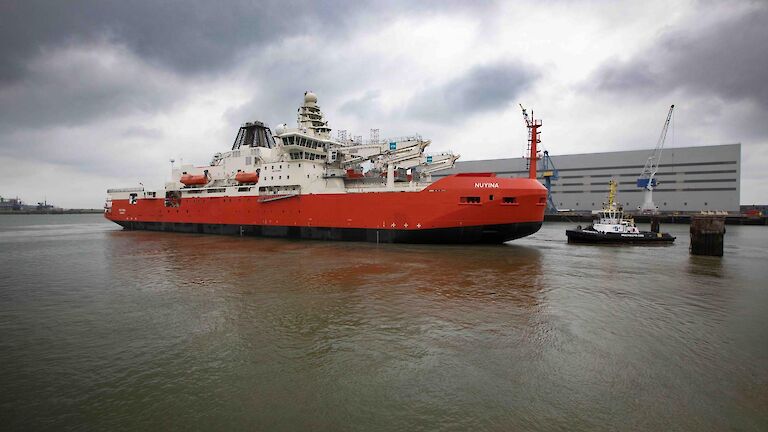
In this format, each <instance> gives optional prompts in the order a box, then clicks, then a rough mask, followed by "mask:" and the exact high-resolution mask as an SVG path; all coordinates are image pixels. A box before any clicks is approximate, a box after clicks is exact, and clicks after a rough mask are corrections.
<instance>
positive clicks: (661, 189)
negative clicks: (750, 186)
mask: <svg viewBox="0 0 768 432" xmlns="http://www.w3.org/2000/svg"><path fill="white" fill-rule="evenodd" d="M652 152H653V149H647V150H632V151H616V152H604V153H584V154H572V155H553V154H550V157H551V158H552V162H554V165H555V167H556V168H557V170H558V171H559V175H560V178H559V179H558V180H556V181H553V182H552V196H553V199H554V202H555V205H556V206H557V207H558V208H559V209H571V210H576V211H585V210H593V209H597V208H599V207H600V206H601V205H602V203H603V202H604V201H605V199H606V194H607V193H608V180H610V179H611V178H614V179H615V180H616V181H618V183H619V190H618V200H619V202H621V203H622V204H623V205H624V208H625V209H627V210H634V209H637V208H638V206H640V204H641V203H642V201H643V189H641V188H639V187H637V183H636V182H637V178H638V177H639V175H640V172H641V171H642V170H643V166H644V165H645V162H646V160H647V159H648V156H649V155H650V154H651V153H652ZM462 172H494V173H496V174H497V175H499V176H501V177H522V176H526V175H528V170H527V160H526V159H524V158H513V159H490V160H478V161H465V162H457V163H456V166H455V167H454V168H453V169H451V170H445V171H440V172H439V173H436V174H435V175H433V178H434V179H438V178H440V177H443V176H446V175H450V174H455V173H462ZM539 175H541V172H539ZM656 179H657V181H658V186H657V187H656V189H655V190H654V192H653V201H654V202H655V203H656V205H657V206H658V207H659V210H660V211H662V212H699V211H701V210H725V211H728V212H734V213H738V212H739V205H740V202H739V201H740V183H741V181H740V179H741V144H726V145H715V146H697V147H678V148H667V149H664V152H663V153H662V156H661V163H660V164H659V170H658V172H657V174H656Z"/></svg>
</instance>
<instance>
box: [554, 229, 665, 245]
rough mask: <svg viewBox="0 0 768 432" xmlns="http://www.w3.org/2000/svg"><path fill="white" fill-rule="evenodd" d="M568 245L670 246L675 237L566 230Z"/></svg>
mask: <svg viewBox="0 0 768 432" xmlns="http://www.w3.org/2000/svg"><path fill="white" fill-rule="evenodd" d="M565 235H566V236H567V237H568V243H592V244H596V243H602V244H608V243H613V244H669V243H672V242H674V241H675V237H672V236H671V235H669V234H667V233H664V234H662V235H661V237H659V236H657V235H656V233H643V234H642V237H624V236H622V235H621V234H618V233H604V234H603V233H597V234H594V233H591V232H586V231H583V230H566V231H565Z"/></svg>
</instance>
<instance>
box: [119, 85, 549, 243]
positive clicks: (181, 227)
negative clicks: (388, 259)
mask: <svg viewBox="0 0 768 432" xmlns="http://www.w3.org/2000/svg"><path fill="white" fill-rule="evenodd" d="M526 121H527V124H528V127H529V129H530V134H529V143H530V147H531V148H530V154H531V159H530V161H529V162H530V163H529V165H530V173H529V174H530V175H529V177H528V178H501V177H497V176H496V175H495V174H492V173H473V174H456V175H451V176H447V177H444V178H441V179H439V180H437V181H434V182H433V181H432V180H431V174H432V173H433V172H436V171H438V170H441V169H447V168H451V167H453V165H454V163H455V161H456V159H458V156H457V155H453V154H451V153H441V154H435V155H425V154H424V150H425V148H426V147H427V146H428V145H429V143H430V142H429V141H428V140H423V139H422V138H421V137H419V136H413V137H404V138H397V139H387V140H379V139H376V138H375V137H374V139H372V140H370V141H368V142H361V140H359V139H358V140H352V139H347V138H345V137H339V138H338V139H332V138H331V135H330V132H331V129H330V128H329V127H328V122H327V121H325V120H324V118H323V114H322V112H321V111H320V107H319V106H318V105H317V96H315V95H314V94H313V93H310V92H307V93H306V94H305V95H304V104H303V105H302V106H301V107H300V108H299V112H298V121H297V127H296V128H288V127H286V125H280V126H278V127H277V128H276V130H275V134H274V135H273V134H272V132H271V131H270V129H269V128H268V127H267V126H265V125H264V124H263V123H261V122H252V123H246V124H244V125H243V126H242V127H240V130H239V131H238V133H237V137H236V138H235V142H234V144H233V146H232V149H231V150H230V151H228V152H225V153H216V154H215V155H214V157H213V160H212V162H211V164H210V165H208V166H203V167H196V166H193V165H182V166H181V167H178V168H172V173H171V181H170V182H168V183H166V185H165V190H164V191H163V192H162V193H158V192H155V191H151V190H146V189H144V188H143V187H137V188H122V189H109V190H108V191H107V202H106V205H105V216H106V218H107V219H109V220H111V221H113V222H115V223H117V224H119V225H121V226H123V227H124V228H126V229H143V230H153V231H176V232H188V233H212V234H235V235H260V236H269V237H288V238H302V239H321V240H353V241H370V242H407V243H503V242H506V241H509V240H513V239H516V238H520V237H524V236H527V235H530V234H533V233H535V232H536V231H538V230H539V228H540V227H541V224H542V222H543V219H544V210H545V208H546V199H547V190H546V189H545V188H544V186H542V185H541V183H539V181H538V180H536V162H535V161H536V144H537V143H538V135H537V127H538V126H540V125H541V122H539V121H533V119H529V118H528V117H527V116H526ZM363 167H365V168H367V171H366V172H363Z"/></svg>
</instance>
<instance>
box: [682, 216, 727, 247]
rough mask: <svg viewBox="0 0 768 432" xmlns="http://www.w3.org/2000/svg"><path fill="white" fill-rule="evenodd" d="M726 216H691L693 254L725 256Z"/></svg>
mask: <svg viewBox="0 0 768 432" xmlns="http://www.w3.org/2000/svg"><path fill="white" fill-rule="evenodd" d="M724 236H725V217H723V216H714V215H694V216H693V217H692V218H691V250H690V251H691V255H708V256H723V237H724Z"/></svg>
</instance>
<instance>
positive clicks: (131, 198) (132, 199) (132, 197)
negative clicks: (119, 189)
mask: <svg viewBox="0 0 768 432" xmlns="http://www.w3.org/2000/svg"><path fill="white" fill-rule="evenodd" d="M137 196H138V194H135V193H132V194H130V195H129V196H128V204H136V197H137Z"/></svg>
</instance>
